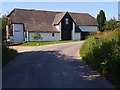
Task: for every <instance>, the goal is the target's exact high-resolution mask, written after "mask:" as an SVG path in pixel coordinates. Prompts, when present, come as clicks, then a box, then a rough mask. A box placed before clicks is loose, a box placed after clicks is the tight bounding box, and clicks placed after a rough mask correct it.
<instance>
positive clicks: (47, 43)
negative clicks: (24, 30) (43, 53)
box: [19, 40, 75, 46]
mask: <svg viewBox="0 0 120 90" xmlns="http://www.w3.org/2000/svg"><path fill="white" fill-rule="evenodd" d="M67 42H75V40H64V41H40V42H25V43H22V44H20V45H19V46H42V45H50V44H58V43H67Z"/></svg>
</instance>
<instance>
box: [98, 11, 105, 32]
mask: <svg viewBox="0 0 120 90" xmlns="http://www.w3.org/2000/svg"><path fill="white" fill-rule="evenodd" d="M97 22H98V24H99V30H100V31H101V32H103V31H104V30H105V28H106V16H105V12H104V11H103V10H100V12H99V14H98V15H97Z"/></svg>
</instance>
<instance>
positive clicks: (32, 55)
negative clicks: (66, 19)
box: [3, 42, 113, 88]
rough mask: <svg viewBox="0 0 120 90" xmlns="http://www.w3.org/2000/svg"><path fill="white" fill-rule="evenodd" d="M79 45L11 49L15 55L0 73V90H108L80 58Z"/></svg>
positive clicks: (107, 85) (73, 43) (75, 43)
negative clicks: (0, 81) (0, 80)
mask: <svg viewBox="0 0 120 90" xmlns="http://www.w3.org/2000/svg"><path fill="white" fill-rule="evenodd" d="M82 43H83V42H70V43H63V44H55V45H46V46H31V47H21V46H17V47H12V48H16V49H17V50H18V52H19V54H18V56H17V57H16V58H15V60H13V61H11V62H10V63H8V64H7V66H6V67H5V68H4V69H3V88H111V87H113V86H112V85H111V84H109V83H108V82H107V81H106V80H105V79H104V78H102V77H100V75H98V74H96V73H95V72H94V71H92V70H91V69H90V68H89V67H88V66H87V65H86V64H85V63H84V62H83V61H82V60H81V58H80V56H79V48H80V46H81V45H82Z"/></svg>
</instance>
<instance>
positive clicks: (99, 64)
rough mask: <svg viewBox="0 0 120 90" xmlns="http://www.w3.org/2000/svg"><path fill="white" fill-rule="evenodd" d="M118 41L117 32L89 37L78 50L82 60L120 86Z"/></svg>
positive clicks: (119, 48) (119, 49)
mask: <svg viewBox="0 0 120 90" xmlns="http://www.w3.org/2000/svg"><path fill="white" fill-rule="evenodd" d="M119 51H120V41H119V34H118V30H114V31H109V32H103V33H98V34H96V35H92V36H90V37H89V38H88V39H87V40H86V41H85V43H84V44H83V46H82V47H81V49H80V55H81V56H82V58H83V60H85V62H86V63H87V64H88V65H89V66H91V67H92V68H93V69H95V70H97V71H99V72H101V73H102V74H103V75H104V76H105V77H106V78H107V79H108V80H109V81H110V82H111V83H113V84H115V85H117V86H118V87H119V86H120V77H119V76H120V53H119Z"/></svg>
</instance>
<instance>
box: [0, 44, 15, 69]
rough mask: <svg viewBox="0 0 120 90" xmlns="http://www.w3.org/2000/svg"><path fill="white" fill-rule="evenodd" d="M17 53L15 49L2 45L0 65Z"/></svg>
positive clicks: (3, 64)
mask: <svg viewBox="0 0 120 90" xmlns="http://www.w3.org/2000/svg"><path fill="white" fill-rule="evenodd" d="M16 55H17V51H16V50H14V49H10V48H8V47H6V46H3V47H2V67H4V66H5V65H6V64H7V63H8V62H10V61H11V59H13V58H14V57H15V56H16Z"/></svg>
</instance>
